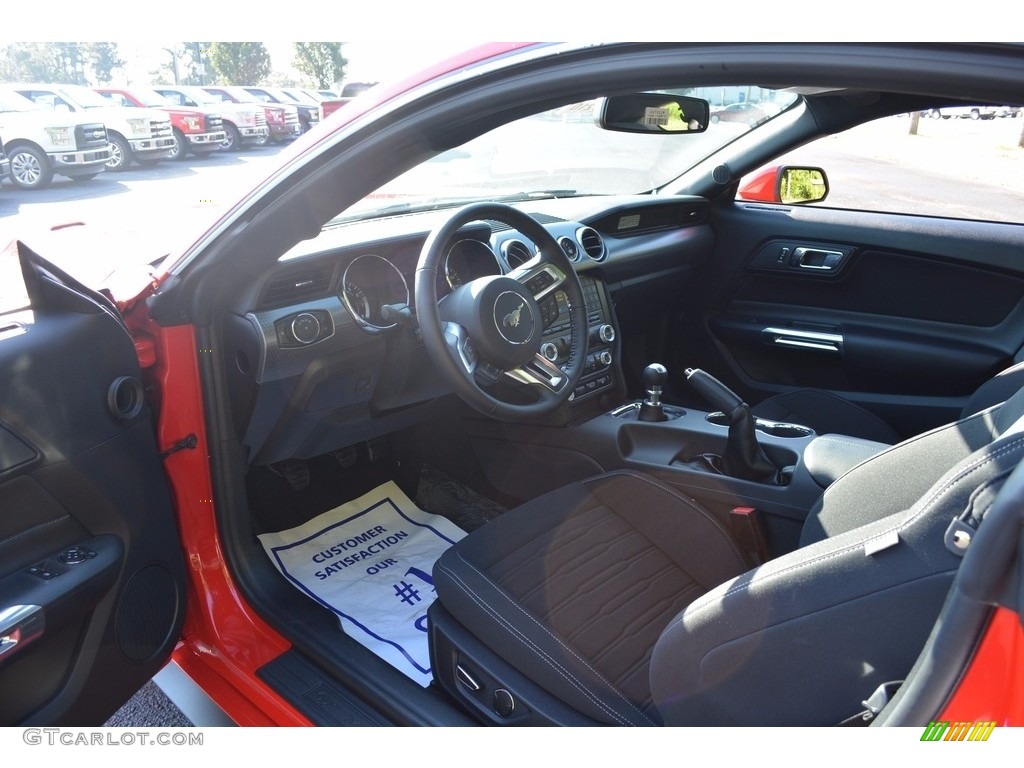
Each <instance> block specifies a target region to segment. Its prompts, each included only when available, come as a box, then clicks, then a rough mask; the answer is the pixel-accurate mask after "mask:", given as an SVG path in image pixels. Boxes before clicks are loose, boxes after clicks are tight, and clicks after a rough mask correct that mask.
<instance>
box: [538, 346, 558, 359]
mask: <svg viewBox="0 0 1024 768" xmlns="http://www.w3.org/2000/svg"><path fill="white" fill-rule="evenodd" d="M540 353H541V354H542V355H544V357H546V358H547V359H548V360H550V361H551V362H552V363H553V362H555V360H557V359H558V347H556V346H555V345H554V344H552V343H551V342H550V341H545V342H544V343H543V344H541V345H540Z"/></svg>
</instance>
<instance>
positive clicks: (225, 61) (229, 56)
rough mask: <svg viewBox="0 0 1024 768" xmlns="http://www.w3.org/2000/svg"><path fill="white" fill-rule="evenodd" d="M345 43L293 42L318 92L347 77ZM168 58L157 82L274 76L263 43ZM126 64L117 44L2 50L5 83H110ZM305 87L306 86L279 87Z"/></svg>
mask: <svg viewBox="0 0 1024 768" xmlns="http://www.w3.org/2000/svg"><path fill="white" fill-rule="evenodd" d="M341 46H342V44H341V43H293V53H294V55H293V59H292V66H293V67H295V69H297V70H298V71H299V72H301V73H302V74H303V75H305V76H306V77H308V78H309V79H310V81H311V82H312V83H313V84H315V86H316V87H317V88H331V87H332V86H334V84H335V83H337V82H340V81H341V80H342V79H343V78H344V75H345V65H346V64H347V63H348V61H347V60H346V59H345V57H344V56H342V54H341ZM161 53H162V54H164V55H163V58H164V59H165V61H164V63H162V64H161V65H160V66H159V68H158V69H157V70H155V71H152V72H150V73H149V75H150V77H151V79H152V81H153V82H154V83H157V82H165V83H166V82H173V83H174V84H176V85H178V84H180V85H206V84H213V83H218V84H224V85H263V84H266V81H267V79H268V78H270V77H271V74H272V71H273V70H272V68H271V61H270V53H269V52H268V51H267V48H266V46H265V45H264V44H263V43H251V42H247V43H227V42H184V43H175V44H173V45H172V46H170V47H166V48H162V49H161ZM126 64H127V62H126V61H125V60H124V59H123V58H121V55H120V53H119V51H118V45H117V43H72V42H62V43H9V44H7V45H4V46H2V47H0V81H5V82H17V81H25V82H44V83H74V84H76V85H87V86H100V85H111V84H113V83H114V80H115V78H117V76H118V71H119V70H122V69H123V68H124V67H125V65H126ZM278 84H280V85H286V84H287V85H301V83H283V82H281V83H278Z"/></svg>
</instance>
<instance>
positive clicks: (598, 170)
mask: <svg viewBox="0 0 1024 768" xmlns="http://www.w3.org/2000/svg"><path fill="white" fill-rule="evenodd" d="M684 91H685V93H686V94H687V95H688V96H694V97H696V98H702V99H706V100H708V101H709V102H711V113H710V124H709V126H708V129H707V131H705V132H703V133H699V134H690V135H679V134H676V135H671V134H666V135H658V134H633V133H619V132H615V131H609V130H605V129H603V128H601V127H600V126H598V125H597V124H596V122H595V116H596V110H597V109H599V106H600V100H593V101H586V102H581V103H578V104H569V105H567V106H564V107H559V108H557V109H553V110H550V111H547V112H541V113H539V114H536V115H532V116H530V117H527V118H524V119H522V120H517V121H515V122H512V123H508V124H506V125H503V126H501V127H499V128H496V129H495V130H493V131H490V132H489V133H486V134H484V135H482V136H479V137H477V138H475V139H473V140H471V141H469V142H466V143H465V144H463V145H461V146H459V147H456V148H455V149H450V150H448V151H446V152H443V153H441V154H439V155H437V156H435V157H433V158H431V159H430V160H428V161H427V162H425V163H422V164H420V165H418V166H417V167H415V168H413V169H411V170H410V171H407V172H406V173H404V174H402V175H401V176H398V177H397V178H395V179H394V180H392V181H391V182H389V183H387V184H385V185H384V186H382V187H380V188H378V189H377V190H376V191H374V192H373V193H371V194H370V195H368V196H367V197H366V198H364V199H362V200H360V201H359V202H358V203H356V204H355V205H353V206H351V207H350V208H349V209H348V210H346V211H344V212H343V213H342V214H341V215H340V216H339V217H337V218H336V219H334V221H333V223H341V222H344V221H349V220H354V219H365V218H373V217H374V216H380V215H387V214H390V213H394V212H407V211H412V210H420V209H427V208H442V207H447V206H449V205H461V204H464V203H468V202H473V201H476V200H493V199H496V198H500V199H502V200H504V201H509V202H510V201H515V200H528V199H531V198H543V197H572V196H581V195H631V194H643V193H648V192H652V191H654V190H657V189H659V188H661V187H662V186H664V185H666V184H667V183H669V182H670V181H672V180H673V179H675V178H677V177H678V176H680V175H681V174H683V173H684V172H685V171H687V170H688V169H690V168H692V167H693V166H694V165H696V164H697V163H699V162H700V161H702V160H703V159H705V158H706V157H708V156H710V155H712V154H714V153H715V152H716V151H718V150H719V149H721V148H722V147H723V146H725V145H726V144H728V143H730V142H732V141H734V140H735V139H736V138H737V137H739V136H742V135H743V134H744V133H747V132H748V131H750V130H752V129H753V128H755V127H756V126H758V125H761V124H762V123H765V122H767V121H768V120H771V119H772V118H773V117H775V116H776V115H778V114H779V113H780V112H781V111H782V110H784V109H786V108H788V107H790V106H792V105H793V104H794V103H795V102H796V99H797V97H796V96H795V95H793V94H790V93H782V92H775V91H771V90H768V89H762V88H758V87H756V86H750V87H736V86H732V87H729V88H715V89H710V88H696V89H681V90H679V91H678V92H680V93H682V92H684ZM753 93H756V94H757V101H756V102H755V101H752V100H749V99H748V100H747V101H745V102H742V105H743V107H744V108H743V109H736V102H735V101H730V103H729V105H728V106H726V105H725V104H724V102H723V101H722V99H725V98H731V99H735V98H736V97H737V96H746V95H747V94H753Z"/></svg>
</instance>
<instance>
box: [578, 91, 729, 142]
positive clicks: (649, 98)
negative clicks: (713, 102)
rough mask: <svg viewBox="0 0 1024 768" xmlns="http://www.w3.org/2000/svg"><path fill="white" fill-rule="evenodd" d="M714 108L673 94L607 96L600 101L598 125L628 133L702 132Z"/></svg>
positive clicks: (703, 102)
mask: <svg viewBox="0 0 1024 768" xmlns="http://www.w3.org/2000/svg"><path fill="white" fill-rule="evenodd" d="M710 111H711V108H710V106H709V105H708V102H706V101H704V100H703V99H693V98H690V97H689V96H676V95H674V94H671V93H628V94H624V95H620V96H608V97H607V98H605V99H603V100H602V102H601V103H599V104H598V108H597V111H596V112H597V124H598V125H599V126H600V127H601V128H603V129H604V130H606V131H623V132H626V133H657V134H666V133H703V132H704V131H706V130H707V128H708V114H709V113H710Z"/></svg>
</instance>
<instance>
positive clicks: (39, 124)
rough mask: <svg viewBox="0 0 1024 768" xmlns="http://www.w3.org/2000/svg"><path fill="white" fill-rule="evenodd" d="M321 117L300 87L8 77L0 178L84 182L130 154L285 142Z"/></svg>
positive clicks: (144, 158)
mask: <svg viewBox="0 0 1024 768" xmlns="http://www.w3.org/2000/svg"><path fill="white" fill-rule="evenodd" d="M321 98H323V97H322V96H321ZM320 119H321V110H320V106H319V102H318V100H317V98H316V96H314V94H313V92H306V91H302V90H298V89H288V90H284V89H274V88H260V87H256V86H251V87H246V88H242V87H240V86H204V87H199V86H177V85H175V86H163V85H161V86H154V87H152V88H147V87H140V86H133V87H130V88H113V87H105V88H97V89H90V88H86V87H85V86H80V85H53V84H42V83H5V84H2V85H0V136H3V143H2V144H0V150H2V152H0V157H3V156H4V155H6V160H4V161H3V162H0V179H2V178H7V179H9V180H10V181H11V182H12V183H13V184H14V185H15V186H17V187H20V188H22V189H42V188H45V187H47V186H49V185H50V183H51V182H52V181H53V177H54V176H55V175H62V176H67V177H68V178H71V179H73V180H75V181H85V180H88V179H92V178H94V177H95V176H96V175H97V174H99V173H100V172H101V171H103V170H111V171H121V170H124V169H126V168H128V167H129V166H130V165H131V164H132V163H133V162H134V163H137V164H139V165H143V166H149V165H154V164H156V163H158V162H160V161H161V160H181V159H183V158H185V157H186V156H188V155H189V154H191V155H195V156H203V155H207V154H209V153H211V152H215V151H218V150H224V151H235V150H239V149H241V148H242V147H243V146H245V145H247V144H251V145H255V146H264V145H266V144H267V143H268V142H271V141H291V140H292V139H294V138H296V137H297V136H299V135H300V134H302V133H304V132H305V131H308V130H309V129H310V128H312V127H313V126H314V125H316V124H317V123H318V122H319V121H320Z"/></svg>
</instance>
